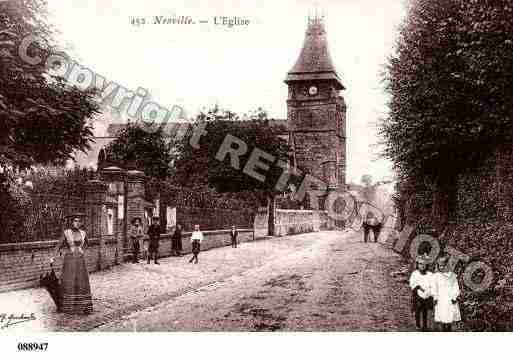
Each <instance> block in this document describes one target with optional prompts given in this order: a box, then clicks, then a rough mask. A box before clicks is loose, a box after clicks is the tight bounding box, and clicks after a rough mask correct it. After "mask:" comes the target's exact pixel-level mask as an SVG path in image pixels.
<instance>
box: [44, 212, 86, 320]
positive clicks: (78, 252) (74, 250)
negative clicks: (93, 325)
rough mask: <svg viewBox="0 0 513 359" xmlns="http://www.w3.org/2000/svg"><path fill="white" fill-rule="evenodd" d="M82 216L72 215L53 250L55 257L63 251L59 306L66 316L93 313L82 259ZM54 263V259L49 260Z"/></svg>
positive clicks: (83, 237)
mask: <svg viewBox="0 0 513 359" xmlns="http://www.w3.org/2000/svg"><path fill="white" fill-rule="evenodd" d="M82 216H83V215H82V214H74V215H73V216H71V217H70V218H71V219H72V221H71V226H70V227H69V228H67V229H65V230H64V233H63V236H62V240H61V241H60V242H59V244H58V245H57V247H56V249H55V256H54V257H56V256H57V254H58V253H59V251H60V250H61V249H63V248H64V249H65V250H66V253H65V255H64V260H63V264H62V274H61V306H60V308H59V311H60V312H63V313H68V314H89V313H91V312H92V311H93V301H92V297H91V285H90V283H89V273H88V271H87V266H86V262H85V259H84V249H85V248H86V247H87V237H86V232H85V231H84V230H82V229H81V228H80V227H81V225H82V220H81V218H82ZM51 262H52V263H53V262H54V258H52V259H51Z"/></svg>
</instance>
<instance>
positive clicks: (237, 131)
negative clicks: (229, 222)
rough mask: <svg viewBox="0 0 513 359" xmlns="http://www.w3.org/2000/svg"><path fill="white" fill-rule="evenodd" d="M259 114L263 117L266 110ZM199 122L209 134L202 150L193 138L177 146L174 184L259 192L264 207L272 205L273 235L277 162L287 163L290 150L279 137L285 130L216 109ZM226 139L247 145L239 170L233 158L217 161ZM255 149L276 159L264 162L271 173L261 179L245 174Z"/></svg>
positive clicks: (203, 142) (261, 121)
mask: <svg viewBox="0 0 513 359" xmlns="http://www.w3.org/2000/svg"><path fill="white" fill-rule="evenodd" d="M259 113H260V114H263V113H264V111H259ZM257 118H258V119H257ZM197 123H204V124H205V130H206V134H205V135H204V136H202V137H201V138H200V141H199V148H193V147H192V146H191V145H190V136H187V137H185V138H184V139H183V140H182V141H180V143H178V144H177V148H178V153H179V156H178V159H177V160H176V162H175V168H174V170H175V174H174V179H175V181H176V182H177V183H180V184H182V185H184V186H191V185H194V184H197V185H209V186H211V187H214V188H215V189H216V190H217V191H220V192H242V191H254V192H256V193H258V194H259V195H258V198H259V199H260V201H261V204H264V203H266V202H267V205H268V206H269V213H270V215H269V231H270V232H271V233H272V232H273V231H274V229H273V226H274V218H273V214H274V198H275V196H276V194H277V193H279V191H277V190H276V188H275V187H276V183H277V180H278V178H279V177H280V175H281V173H282V171H283V169H282V168H280V167H279V166H277V165H276V161H277V160H283V161H287V160H288V153H289V151H290V149H289V147H288V144H287V142H286V141H285V140H283V139H281V138H280V137H279V134H280V133H281V132H282V131H283V129H279V128H277V127H276V126H273V125H272V120H269V119H267V118H262V116H260V117H259V116H257V117H255V119H252V120H246V121H240V118H239V116H238V115H237V114H235V113H233V112H231V111H223V110H221V109H219V108H217V107H216V108H213V109H210V110H208V111H206V112H203V113H201V114H200V115H199V116H198V119H197ZM227 136H231V137H232V138H233V137H235V138H237V140H238V141H240V142H242V143H244V144H245V145H246V146H247V151H246V152H245V153H244V154H242V155H241V156H240V162H239V168H234V167H232V165H231V162H230V156H226V158H224V159H223V161H220V160H218V159H217V158H216V155H217V153H218V151H219V149H220V148H221V146H222V144H223V141H224V140H225V139H226V138H227ZM254 149H258V150H261V151H263V152H266V153H267V154H269V155H271V156H272V157H273V160H274V161H269V160H266V159H262V160H261V161H262V162H264V163H266V164H268V166H269V170H267V171H265V170H262V171H260V172H259V173H260V174H261V175H262V176H261V177H260V178H256V177H254V176H251V175H248V174H247V173H245V172H244V171H243V169H244V166H245V164H246V163H247V161H248V159H249V158H250V155H251V154H252V152H253V150H254ZM257 172H258V170H257Z"/></svg>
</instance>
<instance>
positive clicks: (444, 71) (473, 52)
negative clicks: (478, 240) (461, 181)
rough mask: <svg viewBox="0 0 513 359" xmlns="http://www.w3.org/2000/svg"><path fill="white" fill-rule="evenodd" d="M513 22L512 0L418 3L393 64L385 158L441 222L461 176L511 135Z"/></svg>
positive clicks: (412, 4) (384, 127) (424, 0)
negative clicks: (431, 201) (425, 195)
mask: <svg viewBox="0 0 513 359" xmlns="http://www.w3.org/2000/svg"><path fill="white" fill-rule="evenodd" d="M512 17H513V6H512V5H511V2H510V1H501V0H499V1H496V0H484V1H477V0H470V1H468V0H413V1H411V2H410V7H409V9H408V14H407V18H406V21H405V22H404V24H403V26H402V28H401V30H400V34H399V38H398V40H397V45H396V51H395V53H394V55H393V56H391V57H390V59H389V61H388V65H387V70H386V75H385V80H386V85H387V90H388V92H389V93H390V95H391V100H390V103H389V109H390V111H389V116H388V118H387V119H386V120H385V121H384V122H383V123H382V126H381V130H382V135H383V138H384V140H385V146H386V150H385V155H386V156H387V157H388V158H390V159H391V160H392V161H393V162H394V164H395V166H396V169H397V171H398V174H399V179H400V180H401V181H402V182H410V184H408V185H407V186H404V188H415V191H416V192H417V193H419V192H422V191H428V192H431V193H433V195H434V197H435V205H434V207H433V208H438V209H439V210H437V212H439V213H438V215H440V216H442V217H443V216H446V215H447V214H448V213H449V206H450V204H451V203H452V199H451V198H450V194H451V193H454V189H453V186H454V182H455V177H456V175H457V174H458V173H459V172H460V171H461V170H462V169H465V168H467V167H469V166H472V164H473V163H475V162H476V161H477V160H479V159H480V158H481V156H482V155H483V154H486V153H487V152H488V151H489V149H490V145H493V144H496V143H498V142H500V141H504V140H507V139H508V138H509V139H510V138H511V133H512V131H511V129H512V127H513V126H512V125H513V121H512V119H513V111H512V108H513V87H512V86H511V83H513V41H512V38H513V23H512V22H511V18H512ZM438 204H440V205H438ZM441 204H443V205H441ZM442 207H445V208H442ZM435 215H436V214H435ZM438 215H437V216H438Z"/></svg>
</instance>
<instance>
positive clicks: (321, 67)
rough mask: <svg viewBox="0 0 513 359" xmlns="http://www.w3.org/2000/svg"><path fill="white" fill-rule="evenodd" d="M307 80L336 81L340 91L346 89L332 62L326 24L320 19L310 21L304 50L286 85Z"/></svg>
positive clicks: (289, 74) (288, 75) (288, 76)
mask: <svg viewBox="0 0 513 359" xmlns="http://www.w3.org/2000/svg"><path fill="white" fill-rule="evenodd" d="M305 80H334V81H335V82H336V84H337V85H338V86H337V87H338V89H339V90H343V89H345V87H344V85H342V81H341V79H340V78H339V77H338V74H337V71H336V70H335V66H334V65H333V61H332V60H331V56H330V53H329V49H328V40H327V36H326V30H325V28H324V22H323V20H322V18H319V17H315V18H314V19H311V18H309V19H308V28H307V29H306V35H305V40H304V42H303V48H302V49H301V53H300V54H299V58H298V59H297V61H296V64H295V65H294V66H293V67H292V69H291V70H290V71H289V73H288V74H287V78H286V79H285V83H287V84H288V83H289V82H292V81H305Z"/></svg>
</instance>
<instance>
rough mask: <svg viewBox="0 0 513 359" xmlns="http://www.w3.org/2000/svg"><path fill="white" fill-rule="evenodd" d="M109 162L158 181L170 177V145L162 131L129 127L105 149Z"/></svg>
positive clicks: (134, 126)
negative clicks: (137, 171)
mask: <svg viewBox="0 0 513 359" xmlns="http://www.w3.org/2000/svg"><path fill="white" fill-rule="evenodd" d="M105 150H106V152H107V154H108V155H107V157H108V161H109V162H113V163H115V164H117V165H119V166H120V167H122V168H135V169H138V170H141V171H143V172H144V173H145V174H146V175H148V176H150V177H154V178H158V179H165V178H167V177H169V176H170V174H171V169H170V165H169V164H170V162H171V160H172V159H173V157H172V156H171V147H170V144H169V143H168V142H167V141H166V139H165V138H164V134H163V132H162V129H159V130H157V131H145V130H144V128H143V127H141V126H137V125H129V126H127V127H126V128H125V129H124V130H122V131H121V132H120V133H119V134H118V136H117V138H116V139H115V140H114V141H112V142H111V143H109V145H108V146H107V148H106V149H105Z"/></svg>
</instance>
